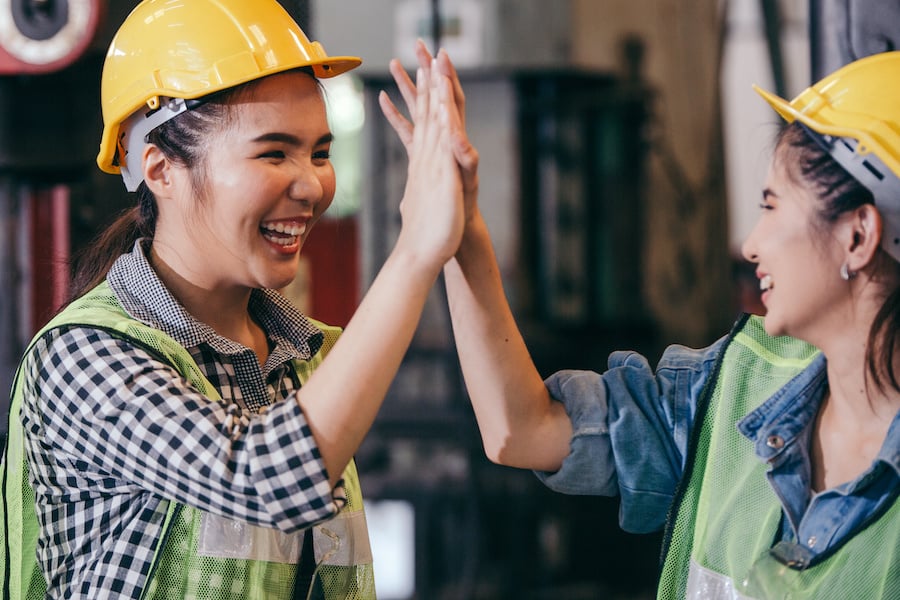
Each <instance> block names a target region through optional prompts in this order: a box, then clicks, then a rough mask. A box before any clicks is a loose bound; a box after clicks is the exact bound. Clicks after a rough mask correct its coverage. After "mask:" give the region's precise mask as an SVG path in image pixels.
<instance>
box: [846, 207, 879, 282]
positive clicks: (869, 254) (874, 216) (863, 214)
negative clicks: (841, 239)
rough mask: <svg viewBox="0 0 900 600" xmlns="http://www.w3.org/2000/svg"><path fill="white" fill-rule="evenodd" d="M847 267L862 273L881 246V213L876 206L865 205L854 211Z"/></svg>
mask: <svg viewBox="0 0 900 600" xmlns="http://www.w3.org/2000/svg"><path fill="white" fill-rule="evenodd" d="M850 234H851V235H850V239H849V240H848V246H847V250H848V251H849V254H848V256H847V266H848V267H849V268H850V270H851V271H860V270H862V269H864V268H865V267H866V266H868V265H869V264H870V263H871V262H872V259H873V258H874V257H875V254H876V253H877V252H878V248H879V246H880V245H881V234H882V220H881V213H879V212H878V209H877V208H875V205H874V204H864V205H862V206H860V207H859V208H857V209H856V210H854V211H853V216H852V218H851V221H850Z"/></svg>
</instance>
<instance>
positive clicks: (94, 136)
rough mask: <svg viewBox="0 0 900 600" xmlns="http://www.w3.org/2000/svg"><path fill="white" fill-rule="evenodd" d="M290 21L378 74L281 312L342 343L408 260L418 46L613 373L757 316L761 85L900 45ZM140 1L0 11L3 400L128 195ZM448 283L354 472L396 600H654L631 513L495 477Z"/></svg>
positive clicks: (626, 21) (521, 478)
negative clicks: (391, 116) (108, 161)
mask: <svg viewBox="0 0 900 600" xmlns="http://www.w3.org/2000/svg"><path fill="white" fill-rule="evenodd" d="M247 1H248V2H250V1H252V0H247ZM281 3H282V5H283V6H284V7H285V8H286V9H287V10H288V12H290V14H291V15H292V16H293V17H294V19H295V20H296V21H297V22H298V23H299V24H300V26H301V27H302V29H303V30H304V31H305V32H306V33H307V35H308V36H309V38H310V39H313V40H317V41H319V42H321V43H322V45H323V46H324V47H325V49H326V50H327V51H328V52H329V53H332V54H341V55H354V56H360V57H362V59H363V63H362V66H361V67H360V68H359V69H357V70H355V71H353V72H352V73H348V74H345V75H342V76H339V77H337V78H334V79H333V80H329V81H327V82H326V84H325V95H326V99H327V103H328V110H329V119H330V124H331V128H332V131H333V133H334V136H335V139H334V145H333V153H332V160H333V163H334V166H335V171H336V173H337V193H336V197H335V201H334V204H333V205H332V207H331V208H330V209H329V214H327V215H326V217H324V218H323V219H322V220H321V221H320V222H319V223H318V225H317V226H316V229H315V231H314V232H313V234H312V236H311V237H310V238H309V241H308V242H307V243H306V245H305V246H304V248H303V251H302V258H301V270H300V273H299V275H298V277H297V279H296V280H295V282H294V283H293V284H292V285H291V287H290V288H289V289H288V290H286V293H287V294H288V295H289V296H290V297H291V298H292V300H294V302H295V303H296V304H297V305H298V306H299V307H300V308H301V309H302V310H303V312H304V313H305V314H308V315H310V316H312V317H314V318H316V319H319V320H321V321H324V322H327V323H331V324H335V325H345V324H346V323H347V321H348V320H349V318H350V316H351V315H352V313H353V311H354V309H355V308H356V306H357V304H358V303H359V301H360V298H361V297H362V295H363V294H364V293H365V291H366V288H367V286H368V285H369V284H370V283H371V281H372V279H373V278H374V275H375V274H376V273H377V271H378V269H379V267H380V266H381V264H382V263H383V262H384V260H385V258H386V257H387V255H388V253H389V251H390V249H391V247H392V246H393V243H394V241H395V239H396V236H397V233H398V231H399V212H398V204H399V201H400V198H401V197H402V193H403V186H404V183H405V176H406V167H407V164H406V154H405V152H404V148H403V146H402V144H401V143H400V141H399V140H398V139H397V136H396V135H395V133H394V132H393V130H392V129H391V128H390V126H389V124H388V123H387V121H386V120H385V118H384V117H383V115H382V114H381V111H380V110H379V108H378V102H377V95H378V93H379V92H380V91H381V90H386V91H387V92H388V94H390V95H391V97H392V98H394V99H395V100H396V102H397V103H398V106H399V105H401V100H400V96H399V94H398V91H397V89H396V87H395V86H394V84H393V81H392V79H391V77H390V74H389V72H388V62H389V61H390V59H391V58H392V57H398V58H400V59H401V61H402V62H403V64H404V65H406V66H408V67H409V69H414V67H415V58H414V56H413V53H412V52H413V46H414V43H415V40H416V39H418V38H421V39H423V40H424V41H425V42H426V44H427V45H428V46H429V48H432V49H437V48H441V47H442V48H445V49H447V51H448V52H449V54H450V56H451V58H452V59H453V60H454V61H455V63H456V65H457V67H458V69H459V72H460V77H461V80H462V83H463V86H464V88H465V91H466V101H467V113H466V118H467V124H468V130H469V132H470V136H471V138H472V141H473V143H474V145H475V146H476V147H477V148H478V150H479V153H480V157H481V163H480V178H481V179H480V182H481V191H480V198H481V199H480V203H481V210H482V211H483V212H484V214H485V216H486V219H487V221H488V225H489V227H490V229H491V233H492V237H493V241H494V244H495V250H496V253H497V257H498V260H499V264H500V268H501V275H502V278H503V281H504V285H505V290H506V293H507V296H508V299H509V301H510V304H511V306H512V308H513V310H514V313H515V316H516V319H517V321H518V323H519V326H520V327H521V329H522V332H523V335H524V337H525V340H526V342H527V344H528V347H529V350H530V352H531V353H532V357H533V359H534V361H535V363H536V365H537V366H538V369H539V370H540V372H541V374H542V375H545V376H546V375H549V374H551V373H553V372H555V371H557V370H559V369H563V368H565V369H593V370H603V369H604V368H605V365H606V360H607V356H608V355H609V353H610V352H611V351H613V350H617V349H634V350H637V351H639V352H641V353H643V354H645V355H647V356H648V357H649V358H650V359H651V363H652V362H653V358H654V357H657V356H658V355H659V354H660V352H661V351H662V349H663V348H664V347H665V346H666V345H668V344H671V343H679V344H685V345H688V346H692V347H702V346H705V345H708V344H710V343H711V342H713V341H714V340H716V339H717V338H718V337H719V336H721V335H723V334H724V333H726V332H727V331H728V330H729V328H730V326H731V324H732V323H733V322H734V320H735V319H736V318H737V316H738V315H739V314H740V313H742V312H759V311H760V310H761V308H760V304H759V301H758V282H757V280H756V278H755V276H754V273H753V267H752V266H751V265H749V264H748V263H746V262H745V261H744V259H743V258H742V256H741V252H740V247H741V240H742V238H743V237H744V236H745V235H746V234H747V232H748V231H749V230H750V228H751V227H752V225H753V222H754V220H755V218H756V215H757V212H758V208H757V205H758V198H759V194H760V189H761V186H762V182H763V178H764V176H765V168H766V164H767V158H768V152H769V148H770V143H771V139H772V137H773V135H774V133H775V131H776V128H777V115H775V114H774V113H773V112H772V111H771V110H770V108H769V107H768V106H767V105H766V104H765V102H763V101H762V100H761V99H760V98H759V97H758V96H757V95H756V94H755V93H754V92H753V91H752V89H751V86H752V84H758V85H760V86H761V87H763V88H764V89H768V90H771V91H773V92H775V93H777V94H778V95H780V96H782V97H787V98H790V97H792V96H793V95H794V94H796V93H798V92H799V91H800V90H802V89H803V88H805V87H806V86H808V85H809V84H810V83H811V82H813V81H815V80H817V79H818V78H819V77H821V76H822V75H824V74H826V73H828V72H830V71H832V70H834V69H835V68H837V67H838V66H840V65H842V64H846V63H847V62H849V61H851V60H852V59H854V58H856V57H859V56H862V55H865V54H868V53H873V52H877V51H882V50H888V49H894V45H895V42H896V41H897V39H898V38H900V35H898V34H897V31H898V30H900V8H898V5H897V3H895V2H888V1H886V0H602V1H601V0H554V1H552V2H547V1H541V0H283V1H282V2H281ZM135 4H136V2H135V1H134V0H6V1H0V11H3V12H2V13H0V289H2V290H3V294H2V295H0V388H2V389H3V390H9V389H10V386H11V384H12V379H13V375H14V373H15V370H16V366H17V364H18V361H19V358H20V357H21V355H22V352H23V350H24V348H25V346H26V344H27V343H28V341H29V340H30V339H31V336H32V335H33V334H34V333H35V332H36V331H37V330H38V329H39V328H40V327H41V326H42V325H43V324H44V323H45V322H46V321H47V320H48V319H49V317H50V316H52V315H53V313H54V311H55V310H56V309H58V308H59V307H60V306H61V305H62V303H63V302H64V301H65V299H66V297H67V296H66V294H67V292H68V286H69V283H70V277H71V270H70V269H71V264H72V262H73V260H75V259H76V258H77V256H78V255H79V252H80V251H81V250H82V249H83V248H85V247H86V246H87V245H89V244H90V243H91V241H92V239H93V238H94V236H95V235H96V234H97V232H98V231H100V230H101V229H102V228H103V227H104V226H105V225H107V224H108V223H109V222H110V221H112V219H113V218H114V217H115V216H116V215H117V214H119V213H120V212H121V211H123V210H124V209H126V208H127V207H129V206H130V205H131V203H132V202H133V199H132V198H131V197H130V196H131V195H130V194H128V193H127V192H126V190H125V189H124V187H123V186H122V181H121V179H120V178H118V177H115V176H110V175H108V174H106V173H102V172H101V171H100V170H99V169H98V168H97V165H96V163H95V157H96V154H97V145H98V141H99V136H100V132H101V130H102V117H101V113H100V108H99V106H100V103H99V78H100V71H101V67H102V63H103V60H104V56H105V53H106V49H107V47H108V45H109V43H110V39H111V37H112V35H113V33H114V32H115V30H116V28H117V26H118V25H119V24H120V23H121V22H122V20H123V19H124V18H125V16H126V15H127V14H128V13H129V12H130V10H131V9H132V8H133V7H134V5H135ZM48 57H49V58H48ZM441 285H442V283H441V280H440V279H439V280H438V283H437V285H436V286H435V289H434V290H433V292H432V296H431V297H430V298H429V300H428V303H427V305H426V310H425V313H424V315H423V317H422V319H421V321H420V323H419V327H418V330H417V332H416V334H415V337H414V339H413V343H412V345H411V347H410V349H409V351H408V352H407V353H406V355H405V358H404V360H403V363H402V366H401V368H400V371H399V373H398V375H397V377H396V379H395V380H394V383H393V384H392V386H391V389H390V391H389V393H388V396H387V398H386V399H385V401H384V404H383V407H382V408H381V410H380V412H379V413H378V416H377V417H376V420H375V424H374V426H373V428H372V429H371V431H370V432H369V434H368V435H367V436H366V438H365V441H364V442H363V444H362V446H361V448H360V450H359V452H358V453H357V455H356V461H357V465H358V468H359V471H360V474H361V478H360V480H361V485H362V489H363V492H364V495H365V497H366V517H367V520H368V524H369V528H370V536H371V541H372V549H373V558H374V565H375V573H376V582H377V586H378V594H379V598H381V599H382V600H413V599H416V600H457V599H458V600H478V599H484V600H494V599H496V600H501V599H507V598H509V599H512V598H516V599H518V600H544V599H550V598H554V599H566V600H581V599H588V598H591V599H593V598H606V599H610V600H626V599H631V600H642V599H645V598H652V597H655V593H656V592H655V590H656V584H657V577H658V572H659V549H660V541H661V539H660V537H661V535H660V534H641V535H638V534H629V533H625V532H624V531H622V530H621V529H620V528H619V525H618V518H617V513H618V501H617V498H605V497H592V496H566V495H562V494H558V493H555V492H552V491H550V490H549V489H548V488H546V487H545V486H543V485H542V484H541V483H540V482H539V481H538V479H537V478H536V477H535V476H534V475H533V474H532V473H531V472H528V471H523V470H517V469H512V468H508V467H503V466H499V465H496V464H493V463H491V462H490V461H489V460H488V459H487V458H486V457H485V453H484V450H483V448H482V444H481V439H480V437H479V434H478V430H477V426H476V423H475V419H474V415H473V412H472V409H471V406H470V404H469V401H468V399H467V396H466V392H465V387H464V385H463V381H462V377H461V374H460V369H459V363H458V359H457V356H456V351H455V347H454V345H453V335H452V331H451V326H450V320H449V315H448V308H447V304H446V299H445V295H444V293H443V291H442V289H441ZM0 407H2V409H3V414H4V415H7V413H8V397H7V395H6V393H5V392H4V393H3V394H0ZM6 423H7V421H6V418H5V417H4V419H3V424H2V427H3V430H2V431H0V435H3V434H5V428H6Z"/></svg>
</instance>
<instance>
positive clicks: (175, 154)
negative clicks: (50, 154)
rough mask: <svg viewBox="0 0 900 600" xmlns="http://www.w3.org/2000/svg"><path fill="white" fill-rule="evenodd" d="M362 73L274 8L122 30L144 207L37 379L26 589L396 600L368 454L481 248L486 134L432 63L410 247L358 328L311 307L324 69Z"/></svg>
mask: <svg viewBox="0 0 900 600" xmlns="http://www.w3.org/2000/svg"><path fill="white" fill-rule="evenodd" d="M445 60H446V59H445ZM359 63H360V60H359V59H358V58H355V57H346V56H329V55H328V54H327V53H326V52H325V50H324V49H323V48H322V46H321V45H319V44H318V43H317V42H310V41H309V40H308V39H307V37H306V36H305V35H304V33H303V32H302V31H301V30H300V29H299V28H298V27H297V25H296V23H294V22H293V21H292V20H291V18H290V16H289V15H288V14H287V13H286V12H285V11H284V9H283V8H281V6H280V5H279V4H278V3H277V2H276V1H275V0H254V2H246V1H245V0H216V1H213V0H145V1H143V2H141V3H140V4H139V5H138V6H137V7H136V8H135V9H134V11H133V12H132V13H131V15H129V16H128V18H127V19H126V20H125V22H124V23H123V24H122V25H121V27H120V28H119V30H118V32H117V34H116V36H115V38H114V39H113V41H112V43H111V45H110V49H109V52H108V54H107V58H106V61H105V64H104V70H103V76H102V81H101V87H102V105H103V106H102V108H103V117H104V130H103V136H102V141H101V145H100V151H99V153H98V157H97V163H98V165H99V166H100V168H101V169H102V170H103V171H106V172H109V173H118V174H121V176H122V178H123V181H124V183H125V186H126V188H127V189H128V190H130V191H133V192H135V196H136V205H135V206H134V207H133V208H132V209H130V210H128V211H127V212H126V213H125V214H123V215H122V216H121V217H120V218H119V219H118V220H117V221H116V222H115V223H113V224H112V225H111V226H110V228H109V229H108V230H106V231H104V232H103V233H102V234H101V236H100V238H99V239H98V241H97V242H96V243H95V244H94V245H93V246H91V247H90V250H89V254H87V255H86V256H85V257H83V259H82V261H81V263H80V264H81V265H82V267H81V268H80V270H79V272H78V273H77V277H76V286H75V290H74V294H73V298H72V300H71V302H70V303H69V304H68V306H66V307H65V308H64V309H63V310H62V311H61V312H60V313H59V314H58V315H57V316H56V317H55V318H54V319H53V320H52V321H51V322H50V323H49V324H48V325H47V326H46V327H45V328H44V329H43V330H42V331H40V332H39V333H38V334H37V335H36V336H35V338H34V340H33V341H32V343H31V344H30V346H29V347H28V349H27V350H26V352H25V356H24V358H23V360H22V363H21V365H20V368H19V371H18V373H17V376H16V383H15V387H14V393H13V399H12V400H13V405H12V409H11V412H12V414H13V415H14V416H15V417H17V418H14V419H12V420H11V428H10V435H9V441H8V446H7V451H6V453H5V455H4V460H3V463H2V471H3V472H2V475H3V497H4V503H3V509H2V510H3V513H2V514H3V519H2V525H3V534H4V535H3V538H4V540H5V543H4V545H3V547H2V552H0V573H3V587H4V597H14V598H43V597H45V594H46V596H47V597H66V598H85V599H88V598H90V599H93V598H101V597H103V598H106V597H125V598H188V597H190V598H208V599H211V600H212V599H216V600H224V599H228V598H234V599H238V598H240V599H243V598H284V599H288V598H307V597H316V598H321V597H324V598H328V599H342V600H343V599H356V598H358V599H368V598H374V596H375V590H374V579H373V576H372V556H371V551H370V549H369V544H368V534H367V529H366V524H365V517H364V513H363V504H362V497H361V493H360V485H359V480H358V475H357V472H356V468H355V465H354V463H353V460H352V457H353V454H354V453H355V451H356V449H357V448H358V446H359V444H360V442H361V441H362V439H363V436H364V435H365V434H366V432H367V431H368V429H369V427H370V426H371V424H372V421H373V419H374V417H375V414H376V412H377V411H378V408H379V406H380V404H381V402H382V400H383V399H384V395H385V393H386V391H387V389H388V386H389V385H390V382H391V379H392V378H393V376H394V374H395V373H396V370H397V368H398V366H399V363H400V361H401V359H402V357H403V354H404V353H405V351H406V348H407V346H408V344H409V342H410V339H411V337H412V335H413V332H414V330H415V328H416V325H417V322H418V319H419V316H420V314H421V311H422V308H423V306H424V303H425V300H426V298H427V296H428V293H429V290H430V288H431V286H432V285H433V283H434V281H435V279H436V278H437V276H438V274H439V273H440V270H441V268H442V266H443V265H444V263H445V262H446V261H447V260H448V259H449V258H450V257H451V256H452V255H453V253H454V252H455V251H456V249H457V247H458V246H459V242H460V238H461V235H462V230H463V220H464V214H463V213H464V206H463V197H462V187H461V180H460V172H459V169H458V167H457V164H456V161H455V159H454V154H453V148H452V146H451V140H456V141H457V142H458V141H459V140H465V132H464V131H463V130H462V118H461V115H460V112H461V109H462V102H461V98H459V97H458V96H457V94H456V92H457V90H455V89H454V88H453V87H452V85H451V82H450V81H449V80H448V78H447V76H446V73H447V71H446V70H440V69H433V70H430V71H429V72H427V73H425V72H424V71H423V72H421V73H420V74H419V76H418V77H417V90H418V97H419V101H418V102H417V103H416V104H415V105H414V106H413V107H412V109H413V116H414V118H415V120H416V123H417V124H418V128H417V135H416V136H415V140H410V143H409V144H408V150H409V153H410V167H409V173H408V182H407V186H406V191H405V194H404V197H403V200H402V230H401V234H400V236H399V238H398V240H397V243H396V245H395V247H394V249H393V252H392V253H391V255H390V257H389V258H388V260H387V261H386V262H385V264H384V266H383V268H382V271H381V273H380V274H379V275H378V277H377V278H376V280H375V281H374V282H373V284H372V285H371V287H370V288H369V291H368V293H367V294H366V296H365V298H364V299H363V301H362V303H361V304H360V306H359V309H358V311H357V313H356V315H354V317H353V318H352V319H351V320H350V322H349V324H348V325H347V327H346V329H345V330H344V331H343V332H342V331H341V330H339V329H338V328H336V327H331V326H329V325H327V324H325V323H320V322H317V321H313V320H311V319H309V318H307V317H306V316H304V315H303V314H301V313H300V311H299V310H298V309H297V308H296V307H294V306H293V305H291V303H290V302H289V301H288V300H287V299H286V298H285V297H284V296H283V295H282V294H280V293H279V292H278V291H276V290H279V289H281V288H283V287H284V286H286V285H287V284H288V283H290V282H291V281H292V280H293V279H294V278H295V276H296V274H297V270H298V263H299V255H300V252H301V251H302V248H303V245H304V242H305V241H306V239H307V237H308V236H309V235H310V233H311V231H312V230H313V229H314V226H315V224H316V222H317V221H318V220H319V218H320V217H321V216H322V214H323V213H324V212H325V211H326V210H327V209H328V207H329V205H330V204H331V202H332V199H333V197H334V193H335V173H334V169H333V167H332V165H331V161H330V158H329V154H330V147H331V141H332V132H331V131H330V129H329V125H328V119H327V116H326V108H325V103H324V101H323V97H322V92H321V88H320V83H319V79H321V78H328V77H332V76H335V75H339V74H341V73H343V72H345V71H347V70H349V69H352V68H354V67H355V66H357V65H358V64H359Z"/></svg>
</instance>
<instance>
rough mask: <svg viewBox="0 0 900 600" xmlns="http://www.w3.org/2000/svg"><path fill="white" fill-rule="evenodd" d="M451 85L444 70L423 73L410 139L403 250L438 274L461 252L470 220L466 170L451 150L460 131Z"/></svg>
mask: <svg viewBox="0 0 900 600" xmlns="http://www.w3.org/2000/svg"><path fill="white" fill-rule="evenodd" d="M410 84H411V82H410ZM451 86H452V83H451V81H450V79H449V78H447V77H446V76H444V75H442V74H441V72H440V71H438V70H436V69H425V68H419V69H418V72H417V75H416V86H415V90H414V92H413V96H412V98H411V100H412V103H411V104H410V105H409V106H410V112H411V114H412V115H413V118H414V119H415V122H416V127H415V128H411V127H410V128H409V129H408V130H406V133H408V135H407V136H406V139H404V145H405V146H406V149H407V153H408V154H409V172H408V175H407V181H406V190H405V192H404V194H403V200H402V201H401V203H400V214H401V217H402V219H403V227H402V229H401V232H400V237H399V239H398V241H397V246H398V248H399V249H408V248H409V249H411V250H412V252H413V253H414V256H417V257H419V258H421V259H423V260H426V261H429V263H430V264H432V265H434V266H435V267H437V269H438V270H439V269H440V268H441V267H442V266H443V264H444V263H445V262H446V261H447V260H449V259H450V258H451V257H452V256H453V255H454V254H455V253H456V250H457V248H458V247H459V243H460V240H461V238H462V232H463V227H464V218H465V213H464V206H463V199H462V182H461V177H460V171H459V167H458V165H457V161H456V159H455V156H454V153H453V149H452V147H451V139H452V132H453V131H455V130H458V129H459V128H460V124H459V123H460V115H459V112H458V105H457V104H456V103H455V102H454V94H453V90H452V89H451ZM431 261H434V262H431Z"/></svg>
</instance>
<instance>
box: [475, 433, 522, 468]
mask: <svg viewBox="0 0 900 600" xmlns="http://www.w3.org/2000/svg"><path fill="white" fill-rule="evenodd" d="M482 443H483V444H484V455H485V456H486V457H487V459H488V460H489V461H491V462H492V463H494V464H495V465H501V466H504V467H518V466H520V465H519V464H518V461H517V460H516V459H517V456H516V452H515V449H514V448H513V447H511V445H510V439H509V437H502V438H501V439H493V438H489V437H486V436H483V437H482Z"/></svg>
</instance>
